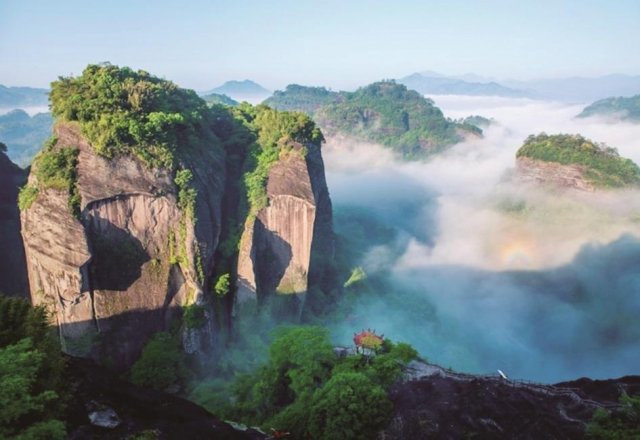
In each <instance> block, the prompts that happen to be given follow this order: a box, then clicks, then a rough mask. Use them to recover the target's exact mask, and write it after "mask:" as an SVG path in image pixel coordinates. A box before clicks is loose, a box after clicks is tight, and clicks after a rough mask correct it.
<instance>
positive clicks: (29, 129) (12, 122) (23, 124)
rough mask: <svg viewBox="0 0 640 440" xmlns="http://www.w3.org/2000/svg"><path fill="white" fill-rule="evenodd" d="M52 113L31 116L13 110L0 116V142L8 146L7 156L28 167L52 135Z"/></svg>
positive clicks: (21, 111) (18, 110)
mask: <svg viewBox="0 0 640 440" xmlns="http://www.w3.org/2000/svg"><path fill="white" fill-rule="evenodd" d="M52 125H53V119H52V118H51V113H38V114H37V115H34V116H29V115H28V114H27V112H25V111H24V110H20V109H17V110H12V111H10V112H9V113H7V114H5V115H0V142H3V143H5V144H6V145H7V155H8V156H9V158H10V159H11V160H12V161H13V162H14V163H17V164H18V165H20V166H21V167H26V166H28V165H29V164H30V163H31V160H32V159H33V157H34V156H35V155H36V153H37V152H38V151H39V150H40V148H41V147H42V143H43V142H44V141H45V139H47V138H48V137H49V136H50V135H51V127H52Z"/></svg>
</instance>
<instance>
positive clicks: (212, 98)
mask: <svg viewBox="0 0 640 440" xmlns="http://www.w3.org/2000/svg"><path fill="white" fill-rule="evenodd" d="M202 99H204V101H205V102H206V103H207V104H209V105H214V104H221V105H228V106H231V107H233V106H236V105H238V104H239V102H238V101H236V100H234V99H231V98H230V97H228V96H227V95H221V94H219V93H210V94H208V95H205V96H203V97H202Z"/></svg>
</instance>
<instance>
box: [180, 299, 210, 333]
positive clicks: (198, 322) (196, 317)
mask: <svg viewBox="0 0 640 440" xmlns="http://www.w3.org/2000/svg"><path fill="white" fill-rule="evenodd" d="M182 320H183V322H184V325H185V326H186V327H187V328H190V329H196V328H201V327H202V326H203V325H205V324H206V322H207V315H206V314H205V308H204V306H201V305H199V304H191V305H190V306H186V307H184V308H183V310H182Z"/></svg>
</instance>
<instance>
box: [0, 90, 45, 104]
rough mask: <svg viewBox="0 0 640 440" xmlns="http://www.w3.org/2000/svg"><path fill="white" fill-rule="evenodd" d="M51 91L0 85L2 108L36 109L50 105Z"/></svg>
mask: <svg viewBox="0 0 640 440" xmlns="http://www.w3.org/2000/svg"><path fill="white" fill-rule="evenodd" d="M48 94H49V90H47V89H36V88H33V87H6V86H3V85H2V84H0V108H18V107H36V106H43V105H47V104H48V103H49V96H48Z"/></svg>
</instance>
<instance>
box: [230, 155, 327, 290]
mask: <svg viewBox="0 0 640 440" xmlns="http://www.w3.org/2000/svg"><path fill="white" fill-rule="evenodd" d="M299 149H300V146H297V147H296V148H294V151H292V152H290V153H288V154H285V155H283V156H282V157H281V158H280V160H279V161H278V162H277V163H276V164H275V165H274V166H272V168H271V169H270V171H269V177H268V183H267V196H268V206H267V207H265V208H263V209H262V210H260V212H259V213H258V214H257V216H256V218H255V219H250V220H249V221H247V224H246V225H245V230H244V233H243V235H242V238H241V241H240V254H239V257H238V294H237V299H238V301H241V302H242V301H244V300H246V299H248V298H257V299H258V300H260V299H263V298H266V297H267V296H269V295H272V294H274V293H277V294H304V293H306V292H307V291H308V290H309V288H310V287H311V286H312V285H317V284H319V283H320V282H321V281H320V280H321V279H322V271H323V270H324V269H323V266H324V260H325V259H326V258H327V257H328V256H329V257H330V255H331V254H332V252H333V232H332V225H331V201H330V199H329V192H328V189H327V183H326V180H325V175H324V164H323V162H322V156H321V153H320V150H319V149H317V148H315V149H313V148H309V151H308V153H307V154H306V155H303V154H300V152H299Z"/></svg>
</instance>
